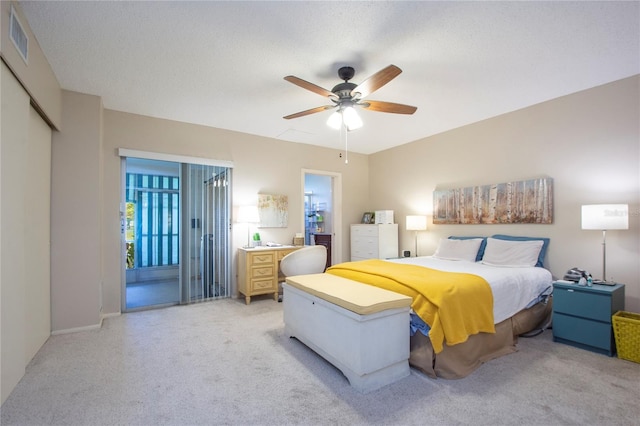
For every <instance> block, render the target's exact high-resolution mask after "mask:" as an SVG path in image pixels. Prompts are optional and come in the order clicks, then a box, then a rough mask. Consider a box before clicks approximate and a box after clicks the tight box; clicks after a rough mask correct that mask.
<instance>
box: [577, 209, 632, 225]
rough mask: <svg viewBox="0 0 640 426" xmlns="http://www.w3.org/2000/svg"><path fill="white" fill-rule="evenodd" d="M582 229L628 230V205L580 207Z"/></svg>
mask: <svg viewBox="0 0 640 426" xmlns="http://www.w3.org/2000/svg"><path fill="white" fill-rule="evenodd" d="M582 229H594V230H599V231H606V230H611V229H629V205H628V204H589V205H586V206H582Z"/></svg>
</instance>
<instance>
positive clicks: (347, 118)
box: [342, 106, 363, 131]
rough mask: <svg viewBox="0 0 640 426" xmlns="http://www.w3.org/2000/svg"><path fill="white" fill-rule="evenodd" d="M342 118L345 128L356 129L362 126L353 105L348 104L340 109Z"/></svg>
mask: <svg viewBox="0 0 640 426" xmlns="http://www.w3.org/2000/svg"><path fill="white" fill-rule="evenodd" d="M342 118H343V120H344V125H345V126H346V127H347V130H349V131H352V130H357V129H359V128H360V127H362V124H363V123H362V119H361V118H360V116H359V115H358V113H357V111H356V110H355V108H354V107H351V106H348V107H346V108H344V109H343V110H342Z"/></svg>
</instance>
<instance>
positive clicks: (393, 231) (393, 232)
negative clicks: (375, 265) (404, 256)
mask: <svg viewBox="0 0 640 426" xmlns="http://www.w3.org/2000/svg"><path fill="white" fill-rule="evenodd" d="M393 257H398V224H397V223H385V224H377V225H367V224H354V225H351V261H356V260H364V259H389V258H393Z"/></svg>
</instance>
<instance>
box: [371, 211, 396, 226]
mask: <svg viewBox="0 0 640 426" xmlns="http://www.w3.org/2000/svg"><path fill="white" fill-rule="evenodd" d="M375 223H393V210H376V212H375Z"/></svg>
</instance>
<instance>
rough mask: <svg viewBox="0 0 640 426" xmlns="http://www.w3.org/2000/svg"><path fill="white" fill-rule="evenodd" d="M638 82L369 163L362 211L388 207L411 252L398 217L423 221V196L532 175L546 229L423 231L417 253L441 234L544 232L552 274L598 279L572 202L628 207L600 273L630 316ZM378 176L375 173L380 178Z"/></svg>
mask: <svg viewBox="0 0 640 426" xmlns="http://www.w3.org/2000/svg"><path fill="white" fill-rule="evenodd" d="M639 81H640V77H638V76H635V77H632V78H628V79H624V80H621V81H618V82H614V83H611V84H607V85H604V86H601V87H596V88H593V89H590V90H586V91H583V92H579V93H576V94H573V95H569V96H565V97H562V98H558V99H555V100H551V101H548V102H545V103H542V104H539V105H535V106H532V107H529V108H525V109H522V110H519V111H515V112H512V113H509V114H505V115H502V116H499V117H495V118H492V119H489V120H485V121H482V122H479V123H475V124H472V125H469V126H465V127H462V128H459V129H455V130H452V131H449V132H446V133H442V134H439V135H436V136H433V137H429V138H425V139H422V140H420V141H416V142H413V143H409V144H406V145H403V146H401V147H397V148H394V149H389V150H387V151H384V152H379V153H377V154H374V155H371V156H370V159H369V169H370V171H371V173H370V176H369V181H370V185H371V186H370V188H371V194H370V201H371V206H372V208H375V209H385V208H392V209H395V212H396V222H398V223H400V225H401V226H400V229H401V231H400V234H401V235H400V246H401V250H402V249H404V250H411V251H412V252H413V251H414V242H415V239H414V238H415V234H414V233H413V232H407V231H405V230H404V229H403V227H404V221H405V216H406V215H408V214H427V215H431V212H432V208H433V191H434V189H436V188H438V189H440V188H455V187H459V186H467V185H479V184H490V183H499V182H506V181H512V180H524V179H530V178H534V177H551V178H553V179H554V221H553V224H551V225H433V223H432V220H431V217H430V218H429V225H428V230H427V231H426V232H423V233H421V234H420V235H419V241H420V248H419V253H420V254H423V255H428V254H433V252H434V251H435V248H436V246H437V242H438V240H439V238H441V237H446V236H449V235H492V234H496V233H505V234H511V235H529V236H545V237H550V238H551V243H550V245H549V251H548V255H547V261H546V266H547V267H548V268H549V269H550V270H551V272H552V273H553V274H554V275H555V276H556V277H562V275H564V272H565V271H566V270H567V269H569V268H571V267H574V266H579V267H583V268H586V269H587V270H589V271H590V272H592V273H593V274H594V276H596V277H599V276H601V274H602V249H601V242H602V233H601V232H598V231H583V230H581V228H580V227H581V224H580V221H581V219H580V210H581V205H582V204H600V203H626V204H629V230H628V231H609V232H608V233H607V275H608V277H607V278H609V279H614V280H617V281H619V282H622V283H625V284H626V309H627V310H632V311H635V312H638V311H640V130H639V122H640V120H639V117H640V108H639V102H640V97H639V93H640V83H639ZM382 171H384V173H382Z"/></svg>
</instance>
